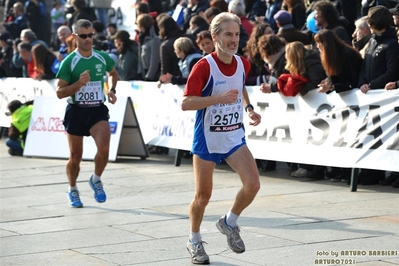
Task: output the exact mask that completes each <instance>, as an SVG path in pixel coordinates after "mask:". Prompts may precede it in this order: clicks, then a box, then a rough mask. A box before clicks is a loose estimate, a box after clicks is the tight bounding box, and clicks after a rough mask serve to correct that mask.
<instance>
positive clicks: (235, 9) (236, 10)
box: [228, 0, 245, 17]
mask: <svg viewBox="0 0 399 266" xmlns="http://www.w3.org/2000/svg"><path fill="white" fill-rule="evenodd" d="M228 10H229V12H231V13H233V14H236V15H237V16H239V17H241V16H245V4H244V2H242V1H241V0H233V1H231V2H230V3H229V7H228Z"/></svg>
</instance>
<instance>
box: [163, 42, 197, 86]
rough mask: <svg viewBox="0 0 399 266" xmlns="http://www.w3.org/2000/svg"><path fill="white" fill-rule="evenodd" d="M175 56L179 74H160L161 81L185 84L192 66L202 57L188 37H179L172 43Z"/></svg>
mask: <svg viewBox="0 0 399 266" xmlns="http://www.w3.org/2000/svg"><path fill="white" fill-rule="evenodd" d="M173 47H174V49H175V54H176V56H177V57H178V58H179V59H180V60H179V68H180V72H181V73H182V75H181V76H173V75H171V74H169V73H166V74H164V75H162V76H161V81H162V83H172V84H175V85H183V84H186V82H187V78H188V76H189V75H190V72H191V69H192V68H193V66H194V65H195V64H196V63H197V62H198V61H199V60H200V59H201V58H202V54H201V52H200V51H199V50H197V49H196V48H195V47H194V44H193V42H192V41H191V39H190V38H188V37H180V38H178V39H176V41H175V42H174V43H173Z"/></svg>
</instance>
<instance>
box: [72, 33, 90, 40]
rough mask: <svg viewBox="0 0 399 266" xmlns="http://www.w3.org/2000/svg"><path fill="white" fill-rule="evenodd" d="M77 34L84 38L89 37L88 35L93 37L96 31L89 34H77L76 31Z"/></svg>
mask: <svg viewBox="0 0 399 266" xmlns="http://www.w3.org/2000/svg"><path fill="white" fill-rule="evenodd" d="M74 34H75V35H76V36H79V37H80V38H82V39H87V37H89V38H91V37H93V36H94V33H89V34H77V33H74Z"/></svg>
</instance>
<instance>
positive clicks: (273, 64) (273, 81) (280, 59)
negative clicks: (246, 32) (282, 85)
mask: <svg viewBox="0 0 399 266" xmlns="http://www.w3.org/2000/svg"><path fill="white" fill-rule="evenodd" d="M285 44H286V43H285V41H284V39H281V38H280V37H278V36H276V35H265V36H262V37H260V39H259V41H258V49H259V52H260V55H261V57H262V58H263V60H264V61H265V62H266V63H267V64H268V66H269V70H270V74H271V77H273V78H269V80H268V82H267V83H262V84H261V88H260V90H261V91H262V92H263V93H271V92H278V88H277V78H278V77H279V76H280V75H281V74H284V73H287V74H288V73H289V71H288V70H286V69H285V65H286V63H287V60H286V59H285Z"/></svg>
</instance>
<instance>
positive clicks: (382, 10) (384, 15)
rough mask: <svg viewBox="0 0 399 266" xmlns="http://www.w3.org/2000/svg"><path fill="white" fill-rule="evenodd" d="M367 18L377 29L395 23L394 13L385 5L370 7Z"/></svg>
mask: <svg viewBox="0 0 399 266" xmlns="http://www.w3.org/2000/svg"><path fill="white" fill-rule="evenodd" d="M367 18H368V21H369V24H370V26H372V27H373V28H375V29H377V30H381V29H386V28H388V27H390V26H391V25H392V23H393V18H392V14H391V12H389V9H388V8H386V7H385V6H375V7H372V8H370V9H369V12H368V14H367Z"/></svg>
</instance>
